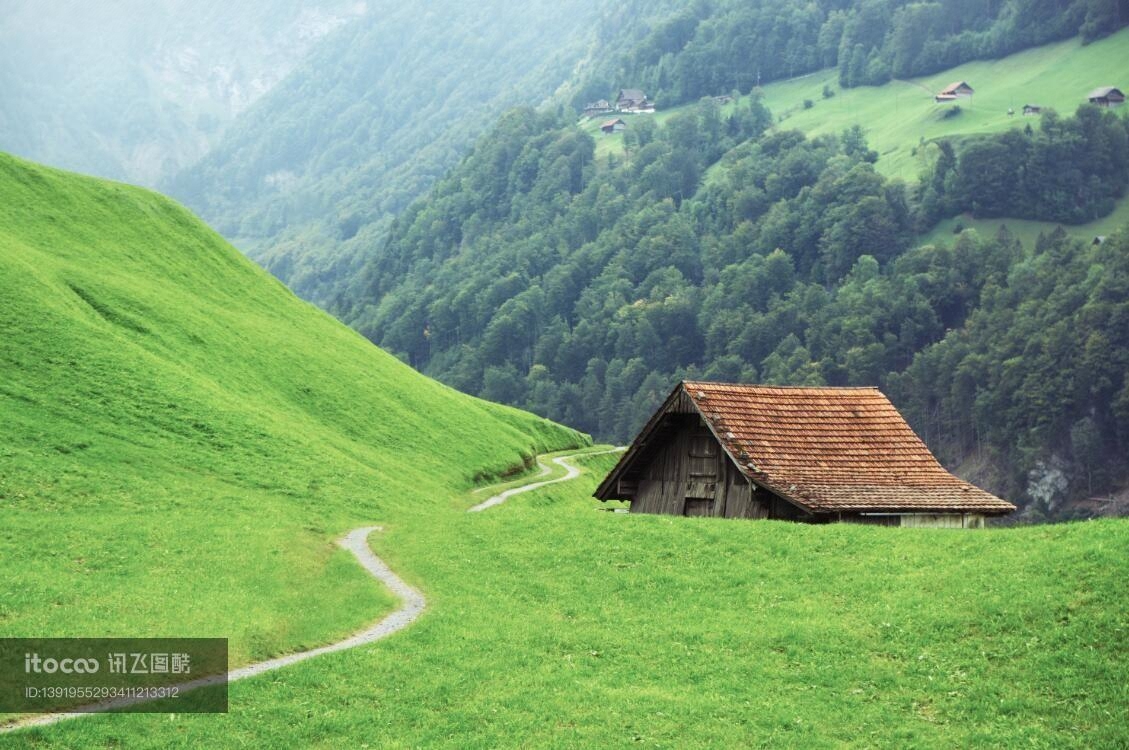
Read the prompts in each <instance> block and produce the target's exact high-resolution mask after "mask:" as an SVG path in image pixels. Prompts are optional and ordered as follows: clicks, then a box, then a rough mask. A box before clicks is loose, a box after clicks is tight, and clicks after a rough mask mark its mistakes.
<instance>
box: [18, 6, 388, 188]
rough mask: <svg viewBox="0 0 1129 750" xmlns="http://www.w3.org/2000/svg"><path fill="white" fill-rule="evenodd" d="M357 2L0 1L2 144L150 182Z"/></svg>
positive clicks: (350, 15)
mask: <svg viewBox="0 0 1129 750" xmlns="http://www.w3.org/2000/svg"><path fill="white" fill-rule="evenodd" d="M365 8H366V6H365V3H364V2H358V0H314V1H312V2H311V1H310V0H301V1H299V0H250V1H247V2H239V3H230V2H220V1H219V0H194V2H183V1H182V0H117V1H116V2H82V3H57V2H52V3H44V2H40V1H39V0H7V2H5V3H3V4H0V91H2V92H3V96H0V149H3V150H6V151H11V152H13V153H17V154H20V155H21V156H24V157H26V158H30V159H35V160H38V161H42V162H49V163H51V164H54V165H56V166H59V167H64V168H67V169H76V170H80V171H83V172H88V173H93V174H97V175H100V176H102V177H111V178H114V179H124V180H128V181H130V182H134V183H140V184H145V185H150V186H152V185H155V184H157V183H158V182H159V181H161V180H162V179H163V178H166V177H169V176H171V175H172V174H173V173H175V172H176V171H179V170H180V169H183V168H185V167H187V166H189V165H191V164H193V163H194V162H195V161H196V160H197V159H199V158H200V157H201V156H203V155H204V154H205V153H206V152H207V150H208V148H209V147H210V146H211V145H212V144H214V143H215V142H216V141H217V139H218V138H219V136H220V134H221V132H222V130H223V127H224V126H225V125H226V124H228V123H229V122H231V121H232V120H233V119H234V118H235V117H236V115H238V114H239V113H240V112H242V111H243V110H244V109H245V108H246V107H247V106H248V105H250V104H251V103H252V102H254V101H255V100H256V99H257V98H258V97H259V96H261V95H262V94H263V93H265V92H266V91H269V90H270V88H271V87H273V86H274V84H276V83H277V82H278V81H280V80H282V79H283V78H284V77H285V76H286V75H287V74H288V73H289V72H290V70H291V69H292V68H293V67H294V66H295V65H296V64H298V63H299V62H300V61H301V59H302V58H303V57H304V56H305V55H306V54H307V53H308V52H309V50H310V49H311V48H313V47H314V46H316V45H317V43H318V42H319V40H321V39H322V38H324V37H325V36H326V35H328V34H331V33H332V32H333V31H334V30H335V29H337V28H339V27H341V26H343V25H345V24H347V23H349V22H350V21H352V20H353V19H355V18H357V17H358V16H360V15H363V14H364V12H365Z"/></svg>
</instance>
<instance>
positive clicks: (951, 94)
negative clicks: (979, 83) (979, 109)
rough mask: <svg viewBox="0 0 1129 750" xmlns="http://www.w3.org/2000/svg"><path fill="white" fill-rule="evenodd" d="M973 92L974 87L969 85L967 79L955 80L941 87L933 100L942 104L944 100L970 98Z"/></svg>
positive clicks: (951, 100)
mask: <svg viewBox="0 0 1129 750" xmlns="http://www.w3.org/2000/svg"><path fill="white" fill-rule="evenodd" d="M973 93H974V92H973V89H972V87H971V86H969V85H968V83H967V82H966V81H953V82H952V83H950V84H949V85H948V86H946V87H945V88H943V89H941V90H940V91H939V92H938V93H937V95H936V96H934V97H933V101H935V102H937V103H938V104H941V103H944V102H953V101H956V100H957V99H970V98H972V94H973Z"/></svg>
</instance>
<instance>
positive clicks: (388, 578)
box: [0, 526, 427, 733]
mask: <svg viewBox="0 0 1129 750" xmlns="http://www.w3.org/2000/svg"><path fill="white" fill-rule="evenodd" d="M379 530H380V527H379V526H365V527H363V528H360V529H353V530H352V531H350V532H349V533H348V534H347V535H346V536H345V538H344V539H341V540H339V541H338V542H337V543H338V544H339V545H340V546H342V547H344V548H345V549H347V550H349V551H350V552H352V553H353V556H354V557H356V558H357V562H359V563H360V564H361V567H363V568H364V569H365V570H367V571H368V572H369V573H370V574H372V576H373V577H374V578H376V579H378V580H380V581H381V582H382V583H384V585H385V586H387V587H388V589H389V590H390V591H391V592H392V593H393V594H395V595H396V596H398V597H399V598H400V600H401V603H400V608H399V609H397V610H396V611H395V612H392V613H391V614H389V615H387V616H385V617H384V618H383V619H382V620H380V621H379V622H377V623H376V624H375V625H373V626H372V627H369V628H367V629H365V630H362V631H361V632H359V633H357V634H355V635H351V636H349V637H348V638H346V639H345V640H343V641H338V642H336V643H331V644H329V645H327V646H319V647H318V648H313V649H310V650H309V651H299V652H298V653H295V654H287V655H286V656H279V657H277V658H275V659H268V660H267V661H261V662H257V663H255V664H248V665H247V666H245V667H239V668H238V669H233V670H231V671H230V672H228V674H227V680H228V682H235V681H236V680H242V679H244V678H246V677H253V676H255V675H258V674H262V673H264V672H272V671H274V670H276V669H281V668H282V667H288V666H290V665H291V664H297V663H298V662H300V661H305V660H306V659H312V658H314V657H315V656H321V655H322V654H331V653H333V652H334V651H344V650H345V649H347V648H354V647H356V646H363V645H365V644H366V643H372V642H373V641H377V640H380V639H381V638H385V637H387V636H389V635H392V634H393V633H395V632H396V631H398V630H403V629H404V628H406V627H408V625H410V624H412V622H413V621H415V619H416V618H417V617H419V615H420V613H421V612H423V608H424V607H425V606H427V601H426V600H425V599H424V598H423V594H421V593H420V592H419V591H417V590H416V589H414V588H412V587H411V586H409V585H408V584H406V583H404V581H403V580H402V579H401V578H400V577H399V576H397V575H396V574H395V573H393V572H392V571H391V570H390V569H389V567H388V566H387V565H385V564H384V563H383V562H382V561H381V560H380V558H379V557H377V556H376V555H374V554H373V553H372V550H371V549H369V546H368V536H369V534H371V533H372V532H374V531H379ZM222 679H223V677H222V676H219V677H217V676H214V675H213V676H211V677H202V678H200V679H198V680H192V681H190V682H185V683H181V684H180V685H179V686H178V687H179V688H180V690H181V692H187V691H189V690H192V689H194V688H198V687H203V686H205V685H215V684H217V683H218V682H220V681H222ZM141 702H142V700H141V699H132V700H130V699H123V700H115V701H105V702H102V703H96V704H93V705H90V706H84V707H83V708H82V709H81V710H78V711H71V712H68V713H57V714H42V715H39V716H30V717H28V718H26V719H21V720H19V721H16V722H14V723H11V724H5V725H3V726H0V733H4V732H11V731H13V730H16V729H23V728H25V727H41V726H46V725H48V724H56V723H58V722H60V721H63V720H65V719H75V718H78V717H80V716H90V715H91V714H93V713H99V712H101V711H108V710H110V709H114V708H124V707H126V706H131V705H133V704H135V703H141Z"/></svg>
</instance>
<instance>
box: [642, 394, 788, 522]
mask: <svg viewBox="0 0 1129 750" xmlns="http://www.w3.org/2000/svg"><path fill="white" fill-rule="evenodd" d="M667 419H668V420H669V422H668V424H666V425H664V428H665V429H664V432H667V433H668V434H670V437H669V438H668V439H667V440H666V441H664V443H663V444H662V446H661V447H659V448H658V450H656V451H655V452H654V454H653V456H652V457H651V458H650V460H649V461H647V464H646V468H644V469H643V470H642V471H641V472H640V477H639V484H638V488H637V490H636V492H635V497H634V499H633V500H632V502H631V511H632V512H633V513H665V514H668V515H676V516H715V517H718V518H767V517H768V514H769V508H768V506H767V505H766V504H765V503H764V499H765V498H763V497H761V498H759V499H757V500H754V498H753V488H752V485H751V484H750V483H749V480H747V479H746V478H745V477H744V476H743V475H742V474H741V472H739V471H737V467H735V466H734V465H733V462H732V461H731V460H730V459H729V457H728V456H727V455H725V453H724V452H723V451H722V450H721V446H719V445H718V443H717V440H715V439H714V436H713V434H712V433H711V432H710V429H709V426H708V425H706V424H705V422H704V421H703V420H702V418H701V417H699V416H697V415H696V414H672V415H669V416H668V417H667Z"/></svg>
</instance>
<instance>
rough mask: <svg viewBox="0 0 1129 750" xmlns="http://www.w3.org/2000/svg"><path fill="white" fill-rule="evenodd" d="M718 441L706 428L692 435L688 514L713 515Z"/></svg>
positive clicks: (687, 491) (688, 481)
mask: <svg viewBox="0 0 1129 750" xmlns="http://www.w3.org/2000/svg"><path fill="white" fill-rule="evenodd" d="M717 448H718V446H717V441H716V440H715V439H714V437H713V434H712V433H711V432H710V431H709V430H708V429H704V428H699V429H697V430H695V431H694V432H693V433H692V434H691V436H690V449H689V454H690V455H689V472H688V474H689V476H688V477H687V478H686V491H685V493H684V497H685V499H686V505H685V510H684V511H683V512H684V514H685V515H687V516H712V515H713V504H714V496H715V495H716V494H717Z"/></svg>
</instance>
